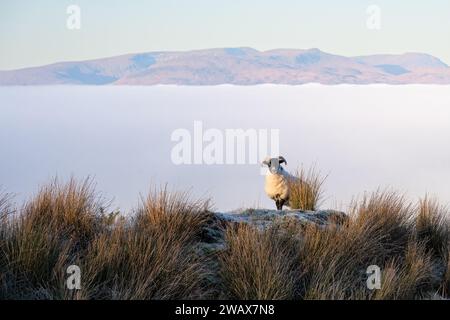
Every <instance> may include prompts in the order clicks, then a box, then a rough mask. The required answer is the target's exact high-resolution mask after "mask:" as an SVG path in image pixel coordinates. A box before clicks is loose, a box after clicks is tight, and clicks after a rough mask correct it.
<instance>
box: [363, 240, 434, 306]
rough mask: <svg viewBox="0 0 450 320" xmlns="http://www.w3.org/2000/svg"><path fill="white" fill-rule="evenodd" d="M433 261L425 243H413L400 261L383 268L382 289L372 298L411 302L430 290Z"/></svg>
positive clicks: (391, 262)
mask: <svg viewBox="0 0 450 320" xmlns="http://www.w3.org/2000/svg"><path fill="white" fill-rule="evenodd" d="M432 271H433V270H432V261H431V256H430V254H429V253H427V252H426V248H425V245H424V244H423V243H417V242H411V243H410V244H409V245H408V246H407V248H406V251H405V255H404V257H403V258H402V259H401V260H400V259H399V258H397V259H392V260H391V261H389V262H387V263H386V264H385V266H384V268H383V273H382V277H381V279H382V283H381V288H380V289H379V290H376V291H375V292H374V293H373V294H372V296H371V298H372V299H376V300H398V299H402V300H405V299H407V300H411V299H415V298H418V296H419V295H420V294H421V293H422V292H427V291H428V290H430V289H431V288H430V285H431V282H432V280H433V279H432V278H433V276H432V274H433V273H432Z"/></svg>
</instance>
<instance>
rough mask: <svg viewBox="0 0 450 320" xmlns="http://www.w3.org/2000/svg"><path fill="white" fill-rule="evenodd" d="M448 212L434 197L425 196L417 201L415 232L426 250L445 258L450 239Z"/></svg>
mask: <svg viewBox="0 0 450 320" xmlns="http://www.w3.org/2000/svg"><path fill="white" fill-rule="evenodd" d="M449 214H450V212H449V211H448V210H447V208H446V207H444V206H441V205H439V202H438V201H437V200H436V199H432V198H429V197H428V196H425V197H424V198H423V199H420V201H419V208H418V214H417V217H416V233H417V237H418V239H419V241H422V242H424V243H425V246H426V249H427V251H429V252H431V253H432V254H433V255H435V256H441V257H442V258H444V260H447V258H448V257H447V255H448V248H449V241H450V224H449Z"/></svg>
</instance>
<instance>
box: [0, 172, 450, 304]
mask: <svg viewBox="0 0 450 320" xmlns="http://www.w3.org/2000/svg"><path fill="white" fill-rule="evenodd" d="M300 175H301V174H300ZM302 177H303V180H304V181H306V182H308V183H311V181H313V184H314V181H316V182H315V185H316V186H321V185H322V182H320V181H323V180H321V179H320V178H319V176H318V175H317V174H309V176H308V175H305V174H304V173H303V176H302ZM305 177H306V178H305ZM307 177H309V178H307ZM311 177H316V178H311ZM319 182H320V183H319ZM315 190H316V192H315V193H314V194H315V196H312V199H316V200H317V199H319V198H320V197H317V194H320V187H319V188H318V189H317V188H316V189H315ZM317 190H319V191H317ZM308 197H309V196H308ZM308 197H307V198H308ZM309 199H311V198H309ZM316 200H315V202H314V201H313V202H314V203H315V205H316V204H317V201H316ZM9 203H10V199H9V197H7V196H5V195H3V196H2V195H0V299H22V298H27V299H203V298H209V299H213V298H232V299H233V298H234V299H419V298H427V297H429V296H431V295H433V294H436V293H437V294H440V295H442V296H444V297H448V295H449V290H450V259H449V252H450V246H449V232H450V231H449V222H448V219H449V214H448V211H447V210H446V208H444V207H442V206H440V205H439V204H438V203H437V201H435V200H431V199H429V198H428V197H425V198H424V199H422V200H420V202H419V204H418V205H417V206H415V205H412V204H411V203H409V202H408V201H407V200H406V199H405V198H404V197H403V196H402V195H400V194H398V193H396V192H391V191H377V192H374V193H373V194H368V195H364V196H363V197H362V199H360V200H359V201H355V202H354V203H353V205H351V207H350V209H349V215H348V219H347V220H345V221H344V222H340V223H336V224H333V223H331V224H329V225H317V224H306V225H304V224H301V223H292V224H288V225H284V224H279V225H278V224H274V225H273V226H272V227H270V228H268V229H265V230H260V229H257V228H256V227H253V226H250V225H247V224H239V225H223V227H224V229H223V232H224V236H223V239H222V240H223V243H222V242H220V243H215V244H214V245H218V247H215V249H214V250H212V251H208V250H210V247H208V246H206V248H209V249H208V250H205V245H209V244H207V243H204V242H203V240H204V239H203V237H204V232H205V230H209V231H211V229H207V228H210V227H211V224H212V223H213V224H214V221H215V220H214V219H215V217H214V216H213V214H212V213H210V212H209V205H208V201H193V200H191V199H190V198H189V196H188V194H186V193H178V192H169V191H168V190H167V189H166V188H162V189H159V190H155V191H153V192H150V194H149V195H148V197H147V198H145V199H143V200H142V203H141V205H140V206H139V207H138V209H137V210H136V212H135V214H134V215H132V216H121V217H120V219H112V218H114V217H115V215H114V214H113V215H109V214H106V209H105V207H104V205H103V204H102V201H101V200H100V198H99V196H98V194H97V193H96V192H95V190H94V186H93V184H92V183H91V182H90V180H86V181H84V182H82V183H78V182H76V181H75V180H73V179H72V180H70V181H69V182H68V183H65V184H60V183H58V182H57V181H53V182H52V183H50V184H49V185H47V186H45V187H43V188H41V189H40V191H39V192H38V193H37V195H36V196H35V197H33V198H32V199H30V200H29V201H27V202H26V203H25V205H23V206H22V207H20V208H19V209H18V210H16V212H15V211H14V210H13V207H12V206H11V205H10V204H9ZM310 203H311V202H310ZM315 205H314V206H315ZM310 208H311V207H310ZM12 212H13V213H15V214H14V215H11V214H10V213H12ZM215 227H217V226H216V225H215ZM214 230H215V231H214V232H219V234H220V229H214ZM71 264H76V265H79V266H80V267H81V271H82V288H81V290H78V291H69V290H67V289H65V288H66V287H65V278H66V277H67V274H66V268H67V267H68V266H69V265H71ZM370 265H378V266H380V268H381V271H382V287H381V289H380V290H369V289H367V286H366V280H367V274H366V270H367V267H368V266H370Z"/></svg>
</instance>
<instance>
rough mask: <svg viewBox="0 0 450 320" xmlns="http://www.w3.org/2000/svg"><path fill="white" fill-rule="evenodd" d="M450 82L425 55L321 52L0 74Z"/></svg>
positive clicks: (153, 58) (8, 78)
mask: <svg viewBox="0 0 450 320" xmlns="http://www.w3.org/2000/svg"><path fill="white" fill-rule="evenodd" d="M262 83H273V84H292V85H297V84H305V83H322V84H343V83H347V84H372V83H387V84H413V83H424V84H450V67H449V66H447V65H446V64H445V63H443V62H442V61H441V60H439V59H438V58H436V57H433V56H431V55H428V54H423V53H405V54H402V55H387V54H386V55H371V56H360V57H344V56H339V55H334V54H329V53H326V52H323V51H320V50H319V49H308V50H295V49H276V50H269V51H258V50H255V49H252V48H224V49H206V50H195V51H186V52H149V53H140V54H128V55H122V56H117V57H111V58H104V59H96V60H88V61H80V62H61V63H55V64H51V65H46V66H42V67H35V68H26V69H19V70H12V71H0V85H55V84H68V85H107V84H112V85H156V84H177V85H218V84H236V85H254V84H262Z"/></svg>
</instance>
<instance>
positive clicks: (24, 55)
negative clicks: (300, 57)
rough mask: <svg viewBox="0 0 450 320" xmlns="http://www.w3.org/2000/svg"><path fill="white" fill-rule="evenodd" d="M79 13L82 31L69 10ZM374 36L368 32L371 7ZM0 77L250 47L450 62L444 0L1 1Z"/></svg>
mask: <svg viewBox="0 0 450 320" xmlns="http://www.w3.org/2000/svg"><path fill="white" fill-rule="evenodd" d="M71 4H77V5H79V6H80V8H81V30H76V31H71V30H68V29H67V28H66V19H67V16H68V15H67V14H66V8H67V6H68V5H71ZM372 4H375V5H378V6H379V7H380V9H381V30H379V31H373V30H369V29H367V27H366V20H367V14H366V9H367V7H368V6H369V5H372ZM0 29H1V31H0V70H2V69H3V70H5V69H14V68H21V67H29V66H35V65H42V64H47V63H53V62H57V61H67V60H84V59H91V58H99V57H106V56H113V55H118V54H124V53H133V52H144V51H158V50H161V51H163V50H190V49H203V48H214V47H237V46H249V47H254V48H256V49H260V50H266V49H273V48H313V47H317V48H320V49H321V50H324V51H327V52H331V53H336V54H343V55H363V54H374V53H403V52H425V53H429V54H432V55H435V56H437V57H439V58H441V59H442V60H443V61H444V62H446V63H447V64H449V63H450V1H449V0H427V1H423V0H409V1H407V0H340V1H336V0H315V1H306V0H276V1H275V0H271V1H268V0H245V1H239V2H238V1H232V0H189V1H182V0H178V1H175V0H158V1H157V0H132V1H131V0H76V1H75V0H73V1H67V0H33V1H32V0H0Z"/></svg>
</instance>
